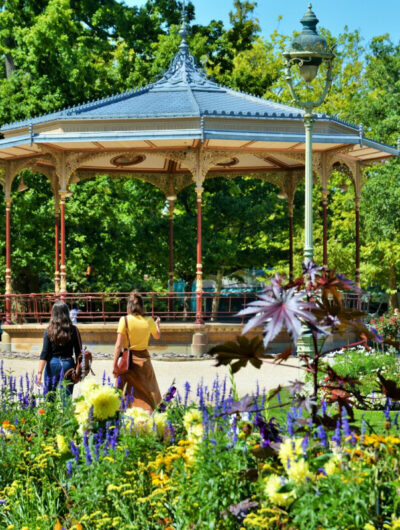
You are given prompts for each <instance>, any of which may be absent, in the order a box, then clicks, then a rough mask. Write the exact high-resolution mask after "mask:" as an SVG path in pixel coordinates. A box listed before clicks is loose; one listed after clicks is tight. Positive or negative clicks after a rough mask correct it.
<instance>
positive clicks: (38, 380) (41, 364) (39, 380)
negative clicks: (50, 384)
mask: <svg viewBox="0 0 400 530" xmlns="http://www.w3.org/2000/svg"><path fill="white" fill-rule="evenodd" d="M45 366H46V361H45V360H40V361H39V368H38V375H37V378H36V384H37V386H40V385H41V384H42V375H43V371H44V368H45Z"/></svg>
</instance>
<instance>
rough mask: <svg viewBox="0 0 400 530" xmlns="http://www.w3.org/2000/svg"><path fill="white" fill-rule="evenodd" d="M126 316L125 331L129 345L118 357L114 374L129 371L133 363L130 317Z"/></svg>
mask: <svg viewBox="0 0 400 530" xmlns="http://www.w3.org/2000/svg"><path fill="white" fill-rule="evenodd" d="M124 318H125V333H126V338H127V343H128V347H127V348H124V350H123V351H122V352H121V354H120V356H119V357H118V360H117V365H116V367H115V369H114V374H115V375H117V376H119V375H124V374H126V373H128V371H129V367H130V363H131V341H130V338H129V328H128V317H127V316H125V317H124Z"/></svg>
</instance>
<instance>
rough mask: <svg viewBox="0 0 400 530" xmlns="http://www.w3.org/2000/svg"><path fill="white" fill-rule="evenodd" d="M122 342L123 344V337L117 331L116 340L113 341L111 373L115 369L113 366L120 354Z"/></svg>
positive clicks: (115, 364)
mask: <svg viewBox="0 0 400 530" xmlns="http://www.w3.org/2000/svg"><path fill="white" fill-rule="evenodd" d="M123 344H124V337H123V335H122V333H117V340H116V341H115V347H114V364H113V373H114V371H115V367H116V366H117V361H118V357H119V356H120V354H121V350H122V346H123ZM114 377H117V376H116V375H115V374H114Z"/></svg>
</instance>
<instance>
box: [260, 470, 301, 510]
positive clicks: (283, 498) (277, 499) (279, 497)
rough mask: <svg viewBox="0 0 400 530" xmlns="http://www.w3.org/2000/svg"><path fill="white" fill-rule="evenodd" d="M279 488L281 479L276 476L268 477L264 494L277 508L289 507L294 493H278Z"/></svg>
mask: <svg viewBox="0 0 400 530" xmlns="http://www.w3.org/2000/svg"><path fill="white" fill-rule="evenodd" d="M281 486H282V479H281V477H278V475H270V476H269V477H268V479H267V481H266V486H265V492H266V494H267V496H268V498H269V500H270V501H271V502H272V503H273V504H276V505H277V506H289V504H291V503H292V502H293V501H294V497H295V494H294V491H289V492H287V493H278V490H279V488H280V487H281Z"/></svg>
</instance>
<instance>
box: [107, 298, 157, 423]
mask: <svg viewBox="0 0 400 530" xmlns="http://www.w3.org/2000/svg"><path fill="white" fill-rule="evenodd" d="M127 313H128V315H127V317H122V318H121V319H120V321H119V324H118V330H117V341H116V343H115V349H114V369H113V373H114V377H117V376H116V375H115V367H116V364H117V361H118V357H119V356H120V353H121V350H122V349H123V348H128V347H129V346H130V350H131V361H130V368H129V371H128V373H126V374H124V375H120V376H119V377H118V388H122V389H124V390H125V393H126V395H128V396H129V395H132V394H133V399H132V401H131V403H130V406H131V407H138V408H142V409H144V410H146V411H148V412H149V413H151V412H153V410H154V409H155V408H156V407H157V406H158V405H159V404H160V403H161V401H162V398H161V394H160V389H159V388H158V383H157V379H156V375H155V373H154V369H153V365H152V364H151V359H150V354H149V352H148V350H147V348H148V345H149V340H150V335H152V336H153V337H154V338H155V339H159V338H160V337H161V332H160V319H159V318H157V319H156V320H155V321H154V320H153V319H152V318H151V317H146V316H144V307H143V299H142V297H141V296H140V295H139V294H137V293H132V294H131V296H130V298H129V300H128V306H127ZM125 318H126V319H127V322H128V335H129V344H127V341H128V339H127V336H126V326H125Z"/></svg>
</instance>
